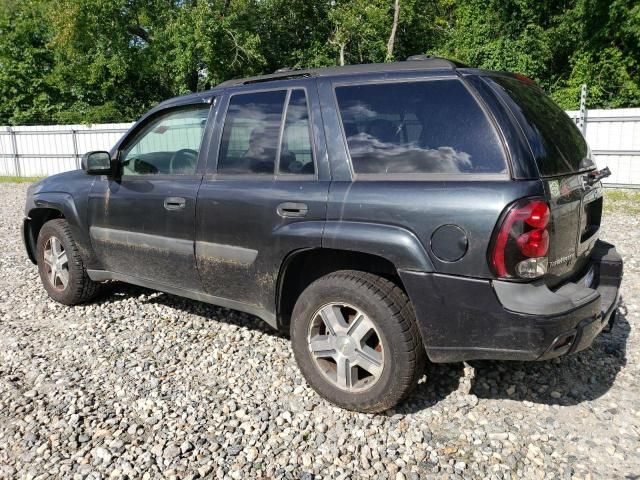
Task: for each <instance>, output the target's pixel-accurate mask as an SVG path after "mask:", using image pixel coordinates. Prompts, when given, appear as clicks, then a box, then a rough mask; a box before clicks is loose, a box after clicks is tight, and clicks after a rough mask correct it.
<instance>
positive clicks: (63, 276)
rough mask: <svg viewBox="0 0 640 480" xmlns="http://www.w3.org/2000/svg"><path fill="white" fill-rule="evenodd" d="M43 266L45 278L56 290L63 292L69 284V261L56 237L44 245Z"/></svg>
mask: <svg viewBox="0 0 640 480" xmlns="http://www.w3.org/2000/svg"><path fill="white" fill-rule="evenodd" d="M43 259H44V264H45V270H46V272H47V278H48V280H49V283H51V286H52V287H53V288H55V289H56V290H64V289H65V288H67V285H68V284H69V259H68V258H67V252H66V251H65V249H64V247H63V246H62V243H60V240H59V239H58V238H57V237H50V238H49V240H47V241H46V243H45V245H44V256H43Z"/></svg>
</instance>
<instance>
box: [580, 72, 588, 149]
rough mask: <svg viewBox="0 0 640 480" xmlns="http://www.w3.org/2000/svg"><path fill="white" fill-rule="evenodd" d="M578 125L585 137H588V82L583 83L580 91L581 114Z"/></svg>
mask: <svg viewBox="0 0 640 480" xmlns="http://www.w3.org/2000/svg"><path fill="white" fill-rule="evenodd" d="M578 125H579V127H580V131H581V132H582V136H583V137H585V138H586V137H587V84H586V83H583V84H582V89H581V91H580V114H579V120H578Z"/></svg>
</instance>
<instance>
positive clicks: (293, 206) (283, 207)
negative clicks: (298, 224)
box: [277, 202, 309, 218]
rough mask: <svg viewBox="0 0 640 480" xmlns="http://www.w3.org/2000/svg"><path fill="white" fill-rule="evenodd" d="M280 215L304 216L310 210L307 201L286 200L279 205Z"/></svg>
mask: <svg viewBox="0 0 640 480" xmlns="http://www.w3.org/2000/svg"><path fill="white" fill-rule="evenodd" d="M277 212H278V215H280V216H281V217H287V218H289V217H298V218H299V217H304V216H305V215H306V214H307V213H308V212H309V207H308V206H307V204H306V203H296V202H284V203H281V204H280V205H278V209H277Z"/></svg>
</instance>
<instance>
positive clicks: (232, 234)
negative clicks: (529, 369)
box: [196, 81, 330, 321]
mask: <svg viewBox="0 0 640 480" xmlns="http://www.w3.org/2000/svg"><path fill="white" fill-rule="evenodd" d="M286 85H287V87H285V88H281V89H273V87H272V88H271V89H269V90H260V89H259V88H258V87H256V89H255V90H254V91H249V92H247V88H246V86H245V87H244V88H243V89H242V90H240V91H238V92H237V93H234V92H231V94H230V95H228V96H225V97H224V99H223V100H222V101H221V104H220V107H219V114H220V115H221V116H222V113H223V112H225V111H226V115H225V118H224V122H222V121H218V122H216V128H217V129H218V130H219V131H218V132H215V133H214V135H213V137H214V142H215V143H214V144H215V145H216V147H213V146H212V152H213V153H212V157H213V158H212V160H213V161H212V162H211V165H210V167H209V168H210V170H208V172H207V173H208V174H207V175H206V177H205V179H204V180H203V183H202V186H201V189H200V193H199V195H198V206H197V214H196V218H197V226H196V258H197V263H198V269H199V271H200V275H201V278H202V281H203V287H204V289H205V291H206V292H207V293H208V294H210V295H214V296H216V297H223V298H225V299H230V300H234V301H237V302H241V303H242V304H244V305H245V308H244V310H247V311H253V312H254V313H257V314H259V315H261V316H262V317H263V318H265V319H267V320H268V321H270V320H274V319H275V298H276V284H277V280H278V272H279V268H280V266H281V264H282V262H283V260H284V259H285V257H286V255H287V254H289V253H290V252H292V251H293V250H296V249H304V248H314V247H320V245H321V237H322V228H323V225H324V220H325V217H326V202H327V194H328V189H329V183H330V179H329V172H328V167H327V165H326V161H325V162H324V163H323V162H319V161H317V160H318V159H319V158H321V157H323V156H324V155H325V153H324V152H325V150H324V143H323V142H324V133H323V131H322V120H321V118H320V111H319V108H318V106H317V94H316V88H315V82H314V81H308V82H297V81H289V82H287V84H286ZM221 120H222V119H221ZM312 120H313V121H312ZM218 145H219V148H218ZM216 159H217V161H216ZM247 305H249V306H250V307H251V308H246V306H247Z"/></svg>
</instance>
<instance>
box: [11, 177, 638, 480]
mask: <svg viewBox="0 0 640 480" xmlns="http://www.w3.org/2000/svg"><path fill="white" fill-rule="evenodd" d="M25 191H26V185H13V184H0V239H2V241H3V248H2V250H1V251H0V267H1V273H0V478H4V477H6V478H52V477H64V478H95V479H100V478H160V477H169V478H198V477H213V478H233V479H245V478H247V479H248V478H301V479H312V478H316V479H319V478H325V479H327V478H332V479H333V478H340V479H347V478H354V479H355V478H390V479H413V478H436V477H437V478H442V477H448V478H540V479H542V478H616V477H617V478H629V479H631V478H635V479H637V478H638V475H639V474H640V443H639V440H638V439H639V438H640V387H639V385H638V381H639V380H640V370H639V365H640V362H639V360H640V336H639V333H638V328H637V327H638V325H640V318H639V311H640V309H639V307H640V295H639V294H640V252H639V249H638V246H637V242H638V236H639V234H640V227H639V220H638V215H635V214H630V213H629V209H627V208H608V209H607V211H606V213H605V218H604V227H603V233H602V237H603V238H604V239H607V240H609V241H611V242H613V243H615V244H616V245H617V247H618V250H619V251H620V252H621V253H622V255H623V256H624V258H625V261H626V265H625V278H624V284H623V295H624V298H623V300H624V305H623V307H622V308H621V315H620V318H619V321H618V323H617V324H616V326H615V328H614V330H613V332H612V333H609V334H603V335H601V336H600V337H599V338H598V339H597V340H596V342H595V344H594V345H593V347H592V348H591V349H589V350H587V351H585V352H582V353H580V354H577V355H575V356H571V357H569V358H563V359H559V360H554V361H551V362H544V363H520V362H472V363H471V364H453V365H439V366H434V368H433V369H432V372H431V373H430V375H429V376H428V379H427V381H426V382H424V383H421V384H420V385H419V386H418V388H417V391H416V392H415V393H414V394H413V395H412V396H411V397H410V398H409V399H408V400H407V401H405V402H404V403H403V404H401V405H400V406H398V408H397V409H396V410H395V411H389V412H386V414H384V415H365V414H357V413H352V412H347V411H344V410H340V409H338V408H334V407H333V406H331V405H330V404H328V403H327V402H325V401H324V400H322V399H320V398H319V397H318V396H317V395H315V393H314V392H313V391H312V390H311V389H310V388H309V387H308V386H307V385H306V384H305V382H304V380H303V379H302V377H301V376H300V373H299V372H298V369H297V367H296V365H295V363H294V359H293V355H292V352H291V349H290V347H289V343H288V341H287V339H286V338H284V337H282V336H279V335H277V334H274V333H273V332H272V331H271V330H269V329H268V328H267V327H265V326H263V325H262V324H261V323H260V322H259V321H258V320H257V319H255V318H253V317H250V316H248V315H245V314H242V313H238V312H234V311H229V310H225V309H221V308H216V307H212V306H209V305H205V304H201V303H197V302H192V301H187V300H183V299H180V298H177V297H174V296H171V295H166V294H162V293H157V292H152V291H149V290H145V289H141V288H137V287H131V286H127V285H124V284H119V283H115V284H113V285H112V287H111V288H110V289H109V290H108V292H107V293H105V294H104V295H103V296H102V298H100V299H99V300H98V301H97V302H95V303H93V304H90V305H86V306H82V307H75V308H67V307H64V306H62V305H58V304H56V303H54V302H52V301H50V300H49V299H48V297H47V296H46V294H45V292H44V290H43V289H42V288H41V286H40V281H39V278H38V274H37V270H36V268H35V267H34V266H33V265H32V264H31V263H29V261H28V260H27V258H26V256H25V253H24V251H23V247H22V243H21V240H20V230H19V226H20V221H21V218H22V208H23V203H24V195H25Z"/></svg>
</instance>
